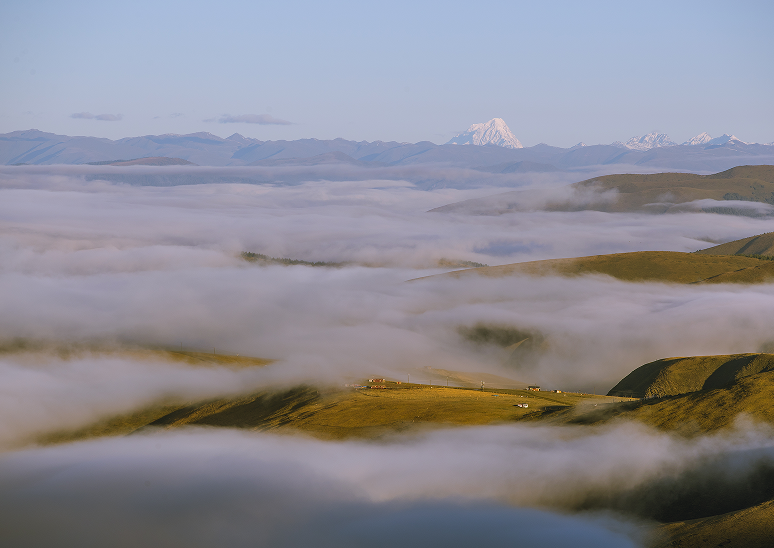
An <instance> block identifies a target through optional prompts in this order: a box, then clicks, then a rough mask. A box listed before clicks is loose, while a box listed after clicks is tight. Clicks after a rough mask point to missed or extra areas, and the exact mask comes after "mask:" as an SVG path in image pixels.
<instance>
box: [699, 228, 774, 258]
mask: <svg viewBox="0 0 774 548" xmlns="http://www.w3.org/2000/svg"><path fill="white" fill-rule="evenodd" d="M696 253H699V254H702V255H761V256H765V257H774V232H768V233H766V234H759V235H758V236H751V237H749V238H743V239H741V240H734V241H733V242H727V243H725V244H720V245H716V246H714V247H710V248H707V249H702V250H701V251H697V252H696Z"/></svg>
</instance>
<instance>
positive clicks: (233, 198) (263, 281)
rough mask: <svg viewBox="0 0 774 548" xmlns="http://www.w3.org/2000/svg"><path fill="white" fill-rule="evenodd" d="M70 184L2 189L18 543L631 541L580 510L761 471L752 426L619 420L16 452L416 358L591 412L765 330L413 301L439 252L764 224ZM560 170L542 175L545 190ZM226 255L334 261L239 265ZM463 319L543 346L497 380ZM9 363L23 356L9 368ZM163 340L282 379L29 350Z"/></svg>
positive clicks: (620, 524) (299, 188)
mask: <svg viewBox="0 0 774 548" xmlns="http://www.w3.org/2000/svg"><path fill="white" fill-rule="evenodd" d="M84 173H85V171H83V170H82V169H80V168H72V169H70V168H62V169H60V170H59V171H57V168H46V169H20V170H12V169H5V170H1V171H0V219H2V221H0V333H1V334H2V337H1V338H0V349H2V350H3V354H2V355H0V387H1V388H0V418H1V419H2V420H0V424H1V425H2V426H1V427H0V450H2V451H4V453H3V454H2V455H0V529H2V530H3V531H4V532H5V531H7V533H4V534H5V538H8V539H11V540H13V542H12V544H14V545H18V546H50V545H52V544H57V545H64V546H67V545H68V542H69V543H70V545H76V541H77V546H102V545H105V544H111V545H114V546H136V545H139V544H153V545H154V546H177V545H179V544H180V543H181V542H183V543H185V544H187V545H190V546H194V547H195V546H212V545H217V544H218V543H224V544H226V545H229V546H236V547H239V546H247V545H255V544H256V543H258V544H260V543H261V542H263V543H264V544H266V545H272V546H283V545H287V546H297V545H304V544H309V543H310V542H314V543H315V544H316V545H319V546H348V545H355V544H353V542H355V541H353V539H357V542H360V541H361V540H362V539H363V538H368V540H369V542H368V543H369V545H375V546H379V545H380V544H379V543H380V542H381V543H382V545H384V546H394V545H406V546H413V545H416V546H421V545H427V544H428V543H430V542H433V543H441V544H444V545H448V546H461V545H465V546H467V545H471V544H474V543H475V542H483V543H488V544H498V543H499V544H508V543H511V544H512V543H514V542H516V540H514V539H517V540H518V542H522V543H523V542H526V540H525V539H534V542H533V544H532V545H533V546H536V547H541V546H565V545H567V546H586V545H587V546H635V545H637V543H640V542H645V541H644V540H642V538H641V537H640V536H638V533H637V531H643V530H647V527H646V528H645V529H643V528H642V527H640V526H639V525H636V524H635V525H632V524H631V523H630V522H629V521H627V520H628V519H629V518H625V519H621V518H611V517H610V516H609V515H608V514H604V515H607V517H601V516H602V515H601V514H598V513H594V514H593V515H589V514H586V513H580V514H578V512H581V511H584V512H585V511H593V512H605V513H606V512H609V511H610V510H611V509H614V510H620V511H622V512H625V513H626V514H627V515H628V516H629V517H630V518H632V519H635V520H638V519H650V518H653V517H654V516H659V515H660V514H659V513H658V512H660V511H663V508H661V507H659V506H658V505H656V506H652V505H650V502H649V503H648V504H647V505H644V506H643V505H642V504H640V502H641V501H656V502H658V501H662V500H667V499H669V500H672V498H670V497H673V498H674V497H676V498H677V499H678V500H679V498H680V497H681V496H689V495H690V496H692V495H693V494H694V492H695V491H696V490H699V491H700V490H701V489H702V485H708V484H711V482H708V481H705V479H706V478H709V477H712V478H713V481H720V479H722V480H723V481H725V482H726V483H724V486H725V485H728V486H730V487H728V489H729V491H728V492H731V491H732V487H733V486H734V485H736V484H735V483H734V482H735V481H736V479H738V478H739V477H740V478H742V480H740V482H739V484H740V485H746V484H747V483H750V484H751V483H754V482H747V479H746V478H750V477H755V478H757V477H758V476H751V475H750V474H753V472H751V471H755V470H760V469H763V470H764V471H765V474H764V476H765V477H768V475H767V474H769V470H770V468H771V464H770V461H771V452H772V451H771V448H770V445H771V444H770V441H769V440H770V439H771V432H769V431H765V430H758V429H755V428H746V429H744V428H740V429H739V430H737V431H735V432H731V433H728V434H725V435H723V436H716V437H707V438H697V439H694V440H684V439H682V440H681V439H678V438H673V437H671V436H668V435H665V434H657V433H654V432H651V431H648V430H646V429H643V428H640V427H635V426H632V425H618V426H614V427H611V428H603V429H579V428H578V429H565V428H525V427H510V428H506V427H502V428H478V429H467V430H458V431H442V432H438V433H435V434H432V435H428V436H424V437H415V438H394V439H391V440H387V441H385V443H382V444H362V443H345V444H337V443H326V442H320V441H313V440H307V439H297V438H293V437H287V436H282V437H274V436H267V435H257V434H252V433H241V432H233V431H224V432H213V431H192V432H180V433H170V432H164V433H158V434H154V435H147V436H146V435H134V436H129V437H126V438H122V439H113V440H102V441H94V442H88V443H80V444H73V445H68V446H61V447H51V448H46V449H34V448H31V449H27V450H24V451H13V448H15V447H19V446H21V445H24V444H29V443H30V440H33V439H35V438H36V437H38V436H40V435H41V434H46V433H50V432H52V431H55V430H61V429H72V428H78V427H81V426H86V425H89V424H91V423H93V421H94V420H95V419H98V418H105V417H109V416H111V415H115V414H116V413H126V412H128V411H131V410H133V409H137V408H140V407H143V406H146V405H149V404H152V403H157V402H159V401H164V400H166V399H177V400H181V399H182V400H186V399H193V400H196V399H204V398H207V397H214V396H218V395H223V394H233V393H236V392H238V391H253V390H259V389H261V388H264V387H274V386H288V385H297V384H299V383H320V384H324V383H342V382H346V379H349V378H356V379H360V378H364V377H368V376H370V375H376V374H379V375H383V376H391V377H395V378H403V375H404V374H406V373H407V372H413V371H416V370H417V369H420V370H421V369H422V368H425V367H428V366H430V367H437V368H441V369H448V370H456V371H466V372H475V371H485V372H493V373H497V374H500V375H504V376H508V377H511V378H515V379H518V380H521V381H524V382H538V383H540V384H542V385H544V386H546V387H549V388H554V387H555V388H561V389H565V390H587V391H591V390H594V391H596V392H603V391H607V390H608V389H609V388H610V387H612V386H613V385H614V384H615V383H616V382H617V381H618V380H620V379H621V378H622V377H623V376H625V375H626V374H628V373H629V372H630V371H631V370H632V369H634V368H635V367H637V366H639V365H641V364H643V363H645V362H648V361H651V360H655V359H659V358H663V357H667V356H675V355H697V354H721V353H734V352H752V351H756V350H758V349H759V348H761V347H762V346H763V345H765V344H767V343H771V341H772V338H773V337H772V335H771V332H770V329H769V327H768V326H770V325H772V323H774V312H772V311H774V286H772V285H771V284H760V285H750V286H746V285H715V286H699V285H670V284H654V283H647V284H646V283H639V284H630V283H624V282H621V281H617V280H613V279H610V278H606V277H604V276H589V277H580V278H572V279H568V278H556V277H544V278H528V277H511V278H502V279H488V278H487V279H484V278H479V277H476V276H468V277H462V278H460V279H454V278H450V277H431V278H426V279H422V280H416V281H412V282H407V280H410V279H413V278H419V277H421V276H426V275H430V274H435V273H439V272H441V271H442V269H441V268H439V267H438V264H439V261H440V260H442V259H446V260H457V261H461V260H466V261H476V262H481V263H488V264H498V263H500V264H501V263H508V262H516V261H524V260H536V259H546V258H555V257H562V256H564V257H567V256H582V255H592V254H598V253H609V252H622V251H634V250H647V249H662V250H674V251H693V250H696V249H699V248H703V247H708V246H710V245H711V244H712V243H715V242H721V241H727V240H731V239H736V238H741V237H746V236H751V235H754V234H760V233H764V232H771V231H773V230H774V220H772V219H771V218H769V217H745V216H729V215H716V214H711V213H706V212H683V213H675V214H670V215H662V216H659V215H625V214H609V213H601V212H590V211H580V212H546V211H530V210H527V211H518V212H510V213H505V214H503V215H498V216H479V215H469V214H454V213H449V214H435V213H427V211H428V210H430V209H433V208H436V207H438V206H441V205H443V204H448V203H451V202H457V201H461V200H465V199H467V198H475V197H480V196H486V195H488V194H494V193H496V192H499V191H500V189H498V188H495V187H493V186H483V187H479V188H448V187H444V188H436V189H433V190H423V189H420V188H419V187H418V186H416V185H415V184H413V183H412V182H408V181H402V180H395V179H389V180H383V179H379V180H373V179H368V180H344V181H342V180H333V181H331V180H314V181H303V180H299V181H297V182H295V183H293V184H285V183H272V184H238V183H234V182H233V181H232V182H228V183H213V182H212V179H209V182H208V183H206V184H196V185H182V184H178V185H177V186H169V187H164V186H133V185H129V184H121V183H115V182H106V181H103V180H99V179H98V178H95V179H93V180H88V178H86V177H84V176H83V174H84ZM132 173H142V170H133V171H132ZM175 173H177V174H178V176H179V177H181V178H184V177H191V178H192V180H195V178H196V177H197V176H198V175H197V174H199V175H201V173H208V174H209V175H207V176H208V177H210V176H211V174H212V173H221V172H217V171H212V170H210V171H208V170H207V169H204V170H199V169H190V170H183V169H181V170H176V171H175ZM246 173H251V172H250V171H249V170H247V171H246ZM273 173H276V172H273ZM417 173H419V172H417ZM455 173H456V174H455V175H454V177H456V176H457V175H458V173H457V172H455ZM544 176H545V175H544ZM564 176H565V175H561V176H560V177H557V178H556V179H552V180H542V179H541V181H543V182H544V183H545V184H546V185H554V186H555V187H558V186H560V184H564V182H565V180H564V179H562V178H561V177H564ZM456 180H458V179H456ZM522 183H523V184H538V181H537V180H533V181H532V182H531V183H530V182H528V181H525V180H520V181H519V184H522ZM500 188H502V187H500ZM242 251H253V252H256V253H264V254H267V255H269V256H274V257H291V258H296V259H304V260H307V261H332V262H338V263H345V266H342V267H340V268H311V267H305V266H293V267H284V266H258V265H254V264H249V263H246V262H245V261H243V260H242V259H241V258H240V256H239V254H240V252H242ZM476 325H491V326H500V327H501V328H503V329H505V328H509V329H517V330H520V331H522V332H529V333H539V334H540V336H541V345H542V346H541V352H540V354H539V355H538V356H537V357H536V359H535V360H533V361H532V362H530V363H529V365H526V364H513V363H510V364H509V362H508V356H507V354H506V353H504V352H503V350H502V349H501V348H500V347H497V346H495V345H487V344H477V343H475V342H471V341H470V340H469V338H468V339H466V338H465V337H464V336H462V335H461V333H465V332H466V331H465V329H463V328H466V327H467V328H470V327H472V326H476ZM25 344H27V345H28V346H31V347H33V348H36V350H34V351H26V352H18V351H14V348H16V349H18V348H19V347H23V346H24V345H25ZM181 344H182V345H183V346H184V347H185V348H187V349H205V348H206V349H208V350H209V349H212V348H217V350H218V352H222V353H234V354H236V353H239V354H242V355H252V356H260V357H265V358H274V359H276V360H277V362H276V363H274V364H272V365H270V366H267V367H264V368H260V369H254V370H250V369H246V370H241V371H233V370H226V369H223V368H212V369H193V368H189V367H184V366H177V365H174V364H170V363H164V362H160V361H158V360H153V359H135V358H130V357H127V356H126V355H119V354H116V355H109V354H99V353H89V352H86V351H83V352H81V353H74V354H72V355H70V356H69V358H67V359H64V358H61V357H60V356H59V355H58V354H57V353H56V352H55V351H49V350H47V349H56V348H59V347H61V346H68V345H71V346H74V347H76V348H82V349H83V348H88V347H105V348H114V347H119V348H136V347H138V346H139V347H148V346H151V347H167V348H170V347H179V346H180V345H181ZM412 380H415V376H414V375H413V374H412ZM708 463H709V464H708ZM761 467H763V468H761ZM718 470H720V472H718ZM721 472H722V473H721ZM726 472H728V473H732V475H730V476H728V477H727V478H726V476H723V474H726ZM733 474H736V476H734V475H733ZM721 476H722V477H721ZM686 478H688V479H686ZM691 478H693V479H691ZM718 478H720V479H718ZM723 478H726V479H723ZM689 480H690V481H689ZM745 482H747V483H745ZM651 485H653V486H656V487H658V489H661V490H658V489H656V487H653V488H651V487H650V486H651ZM674 485H680V486H683V485H684V486H685V489H682V487H681V489H680V490H678V492H677V493H675V492H674V491H670V489H671V487H670V486H674ZM646 488H647V489H649V490H647V492H645V491H642V489H646ZM724 489H726V487H724ZM686 493H688V495H686ZM729 498H730V497H729ZM633 501H634V502H633ZM526 506H530V507H539V508H544V509H548V511H544V512H537V511H535V510H526V509H524V508H523V507H526ZM554 511H558V512H562V514H561V515H560V514H555V513H552V512H554ZM723 511H726V510H723ZM37 523H46V524H47V527H45V528H43V527H37V526H35V524H37ZM636 523H639V522H636ZM116 531H121V534H120V535H116ZM310 532H311V533H312V534H313V535H314V538H313V539H311V538H310V537H309V536H308V535H309V534H310ZM374 532H378V534H374ZM72 539H75V540H72ZM472 539H475V542H474V541H473V540H472ZM372 540H373V542H372ZM283 543H284V544H283ZM412 543H413V544H412Z"/></svg>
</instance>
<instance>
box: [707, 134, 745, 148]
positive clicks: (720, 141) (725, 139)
mask: <svg viewBox="0 0 774 548" xmlns="http://www.w3.org/2000/svg"><path fill="white" fill-rule="evenodd" d="M732 141H733V143H734V144H735V143H740V144H742V145H746V144H747V143H745V142H744V141H742V140H741V139H739V138H738V137H736V136H734V135H729V134H728V133H724V134H723V135H721V136H720V137H715V138H714V139H710V140H709V141H707V144H708V145H725V144H726V143H730V142H732Z"/></svg>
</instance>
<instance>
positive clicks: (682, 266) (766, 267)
mask: <svg viewBox="0 0 774 548" xmlns="http://www.w3.org/2000/svg"><path fill="white" fill-rule="evenodd" d="M589 274H604V275H607V276H611V277H613V278H617V279H619V280H624V281H633V282H635V281H636V282H646V281H651V282H671V283H681V284H688V283H758V282H763V281H767V280H769V279H774V261H766V260H761V259H757V258H754V257H744V256H716V255H697V254H696V253H680V252H677V251H635V252H631V253H613V254H610V255H592V256H589V257H578V258H572V259H548V260H544V261H530V262H525V263H514V264H507V265H500V266H485V267H480V268H472V269H466V270H458V271H455V272H449V273H446V274H441V275H440V276H449V277H455V278H458V277H462V276H471V275H479V276H486V277H492V278H499V277H505V276H515V275H526V276H550V275H553V276H582V275H589Z"/></svg>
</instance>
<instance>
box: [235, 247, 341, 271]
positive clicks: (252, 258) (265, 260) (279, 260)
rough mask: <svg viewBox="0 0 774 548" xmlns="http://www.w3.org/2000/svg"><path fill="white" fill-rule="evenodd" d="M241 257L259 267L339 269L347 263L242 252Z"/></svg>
mask: <svg viewBox="0 0 774 548" xmlns="http://www.w3.org/2000/svg"><path fill="white" fill-rule="evenodd" d="M241 257H242V258H243V259H244V260H245V261H247V262H249V263H258V264H260V265H283V266H297V265H300V266H314V267H323V268H340V267H342V266H346V265H347V263H336V262H328V261H302V260H300V259H288V258H285V257H269V256H268V255H264V254H262V253H253V252H250V251H243V252H242V254H241Z"/></svg>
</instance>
